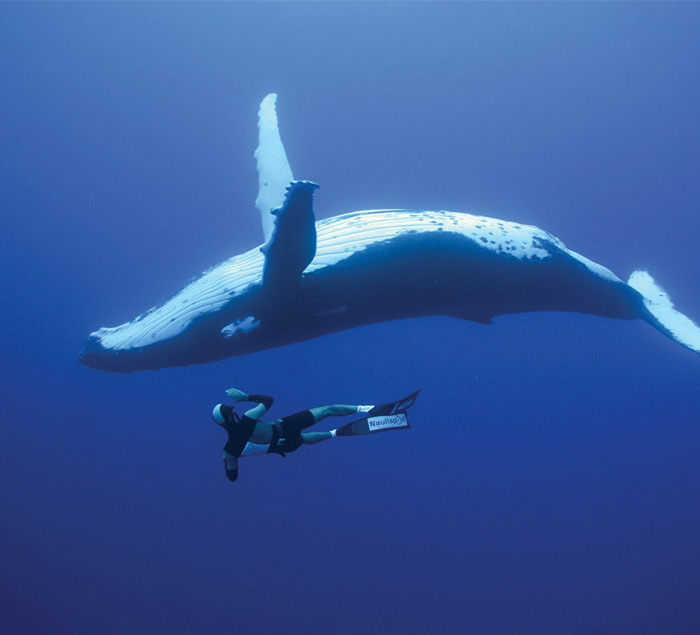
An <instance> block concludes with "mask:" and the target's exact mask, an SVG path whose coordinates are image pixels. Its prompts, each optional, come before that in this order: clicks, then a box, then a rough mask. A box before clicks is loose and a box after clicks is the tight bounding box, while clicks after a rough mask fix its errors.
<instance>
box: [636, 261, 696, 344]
mask: <svg viewBox="0 0 700 635" xmlns="http://www.w3.org/2000/svg"><path fill="white" fill-rule="evenodd" d="M627 284H629V285H630V287H632V288H633V289H635V290H636V291H639V293H641V294H642V299H643V301H644V306H645V307H646V309H647V311H648V313H649V314H648V315H647V316H645V319H646V320H647V321H648V322H649V323H650V324H652V325H653V326H655V327H656V328H657V329H659V330H660V331H661V332H662V333H665V334H666V335H667V336H668V337H670V338H671V339H672V340H675V341H676V342H678V343H679V344H680V345H681V346H685V347H686V348H689V349H690V350H691V351H695V352H696V353H700V327H699V326H698V325H697V324H695V322H693V321H692V320H691V319H690V318H689V317H687V316H685V315H683V314H682V313H681V312H680V311H677V310H676V309H675V308H673V302H671V298H670V297H669V296H668V293H666V292H665V291H664V290H663V289H662V288H661V287H660V286H659V285H658V284H657V283H656V281H655V280H654V278H652V277H651V276H650V275H649V272H648V271H646V270H645V269H637V270H636V271H634V272H633V273H632V275H631V276H630V278H629V280H628V281H627Z"/></svg>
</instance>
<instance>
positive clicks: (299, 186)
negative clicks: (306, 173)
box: [260, 181, 318, 292]
mask: <svg viewBox="0 0 700 635" xmlns="http://www.w3.org/2000/svg"><path fill="white" fill-rule="evenodd" d="M317 188H318V185H316V183H312V182H311V181H292V182H291V183H290V184H289V187H288V188H287V192H286V197H285V199H284V203H283V204H282V206H281V207H279V208H277V209H275V210H273V212H272V214H273V217H274V219H275V223H274V229H273V231H272V236H270V240H268V241H267V243H265V244H264V245H263V246H262V247H261V248H260V251H262V253H263V254H265V267H264V269H263V288H264V289H265V291H266V292H267V291H269V290H272V291H282V290H284V291H291V290H293V289H295V288H297V287H298V286H299V284H300V283H301V274H302V273H303V272H304V269H306V267H308V266H309V263H310V262H311V261H312V260H313V259H314V256H315V255H316V219H315V217H314V208H313V200H314V190H316V189H317Z"/></svg>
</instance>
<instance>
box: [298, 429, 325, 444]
mask: <svg viewBox="0 0 700 635" xmlns="http://www.w3.org/2000/svg"><path fill="white" fill-rule="evenodd" d="M332 438H333V435H332V434H331V433H330V432H302V433H301V441H302V443H306V444H307V445H313V444H314V443H321V441H327V440H328V439H332Z"/></svg>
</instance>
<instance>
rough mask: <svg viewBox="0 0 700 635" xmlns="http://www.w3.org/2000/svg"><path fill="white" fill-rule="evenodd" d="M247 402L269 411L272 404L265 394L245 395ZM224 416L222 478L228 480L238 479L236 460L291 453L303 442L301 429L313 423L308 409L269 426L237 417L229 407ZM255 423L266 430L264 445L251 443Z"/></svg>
mask: <svg viewBox="0 0 700 635" xmlns="http://www.w3.org/2000/svg"><path fill="white" fill-rule="evenodd" d="M248 400H249V401H252V402H258V403H262V404H263V405H264V406H265V408H269V407H270V406H271V405H272V403H273V401H274V400H273V398H272V397H269V396H267V395H248ZM229 413H230V414H229ZM227 414H228V416H227V418H226V421H225V423H222V424H220V425H221V427H222V428H224V429H225V430H226V432H227V433H228V440H227V441H226V444H225V445H224V466H225V468H226V476H227V477H228V479H229V480H231V481H235V480H236V479H237V478H238V458H240V457H242V456H254V455H257V454H279V455H281V456H285V454H286V453H287V452H294V450H296V449H298V448H299V446H300V445H302V443H303V442H304V441H303V439H302V437H301V432H302V430H304V429H305V428H308V427H309V426H312V425H313V424H314V423H315V420H314V416H313V414H311V412H310V411H309V410H302V411H301V412H297V413H296V414H293V415H290V416H288V417H283V418H282V419H278V420H277V421H274V422H273V423H267V422H265V421H257V420H255V419H251V418H250V417H247V416H245V415H243V416H242V417H238V416H237V415H236V414H235V413H234V412H233V409H232V408H231V409H230V410H229V409H228V408H227ZM258 424H262V425H264V426H267V427H269V428H270V433H271V437H270V441H269V442H268V443H255V442H253V441H251V437H252V436H253V432H254V431H255V427H256V425H258Z"/></svg>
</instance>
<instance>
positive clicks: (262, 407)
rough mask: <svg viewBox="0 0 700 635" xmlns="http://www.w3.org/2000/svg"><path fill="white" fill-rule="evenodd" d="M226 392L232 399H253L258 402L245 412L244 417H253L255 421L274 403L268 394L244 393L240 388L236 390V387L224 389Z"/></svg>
mask: <svg viewBox="0 0 700 635" xmlns="http://www.w3.org/2000/svg"><path fill="white" fill-rule="evenodd" d="M226 394H227V395H228V396H229V397H231V399H233V400H234V401H236V402H238V401H254V402H258V405H257V406H255V407H253V408H251V409H250V410H248V411H247V412H246V413H245V416H246V417H249V418H250V419H254V420H255V421H257V420H258V419H260V417H262V416H263V415H264V414H265V413H266V412H267V411H268V410H269V409H270V408H271V407H272V404H273V403H274V401H275V400H274V398H272V397H270V396H269V395H258V394H254V395H247V394H246V393H244V392H243V391H242V390H238V389H237V388H229V389H228V390H227V391H226Z"/></svg>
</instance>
